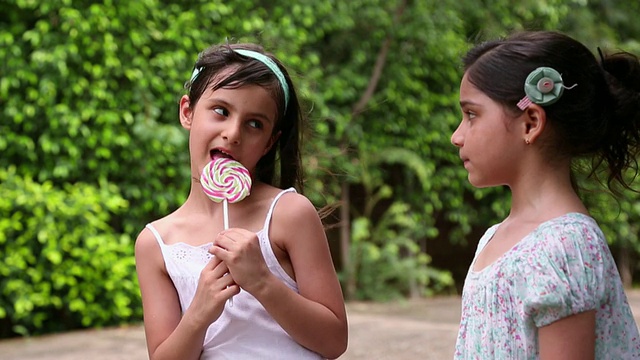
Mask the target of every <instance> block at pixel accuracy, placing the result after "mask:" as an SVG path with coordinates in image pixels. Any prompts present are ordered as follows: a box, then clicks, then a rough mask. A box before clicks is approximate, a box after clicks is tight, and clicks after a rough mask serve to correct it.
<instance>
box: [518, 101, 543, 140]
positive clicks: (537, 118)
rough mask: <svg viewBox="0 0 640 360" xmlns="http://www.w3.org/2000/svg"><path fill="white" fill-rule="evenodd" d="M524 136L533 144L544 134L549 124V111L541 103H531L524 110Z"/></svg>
mask: <svg viewBox="0 0 640 360" xmlns="http://www.w3.org/2000/svg"><path fill="white" fill-rule="evenodd" d="M523 116H524V123H523V127H524V129H523V137H524V139H523V140H524V141H525V142H527V143H528V144H533V143H534V142H535V141H536V140H537V139H538V138H539V137H540V135H542V132H543V130H544V128H545V126H546V125H547V113H546V112H545V111H544V108H543V107H542V106H540V105H536V104H531V105H529V107H528V108H527V109H526V110H525V111H524V114H523Z"/></svg>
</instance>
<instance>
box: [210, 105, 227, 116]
mask: <svg viewBox="0 0 640 360" xmlns="http://www.w3.org/2000/svg"><path fill="white" fill-rule="evenodd" d="M213 111H214V112H215V113H216V114H219V115H222V116H225V117H226V116H229V111H227V109H225V108H223V107H216V108H214V109H213Z"/></svg>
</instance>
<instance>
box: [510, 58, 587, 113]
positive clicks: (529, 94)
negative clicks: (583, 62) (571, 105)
mask: <svg viewBox="0 0 640 360" xmlns="http://www.w3.org/2000/svg"><path fill="white" fill-rule="evenodd" d="M577 85H578V84H575V85H573V86H571V87H566V86H564V83H563V82H562V75H560V73H559V72H557V71H556V70H555V69H553V68H550V67H539V68H537V69H535V70H533V71H532V72H531V73H530V74H529V76H527V79H526V80H525V82H524V93H525V94H526V95H525V96H524V97H523V98H522V99H521V100H520V101H519V102H518V104H517V105H516V106H518V108H519V109H520V110H523V111H524V110H525V109H526V108H528V107H529V105H531V104H532V103H534V104H538V105H551V104H553V103H555V102H556V101H558V99H560V97H561V96H562V93H563V92H564V89H573V88H574V87H576V86H577Z"/></svg>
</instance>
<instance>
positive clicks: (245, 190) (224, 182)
mask: <svg viewBox="0 0 640 360" xmlns="http://www.w3.org/2000/svg"><path fill="white" fill-rule="evenodd" d="M200 183H201V184H202V190H204V193H205V194H206V195H207V196H208V197H209V199H211V200H213V201H215V202H222V204H223V214H224V228H225V230H226V229H228V228H229V215H228V211H229V210H228V205H227V204H228V203H232V204H233V203H236V202H239V201H241V200H242V199H244V198H245V197H247V196H248V195H249V193H250V192H251V174H249V170H247V169H246V168H245V167H244V166H242V164H240V163H239V162H237V161H235V160H233V159H228V158H224V157H217V158H215V159H213V160H211V161H210V162H209V163H208V164H207V165H206V166H205V167H204V169H203V170H202V175H201V176H200Z"/></svg>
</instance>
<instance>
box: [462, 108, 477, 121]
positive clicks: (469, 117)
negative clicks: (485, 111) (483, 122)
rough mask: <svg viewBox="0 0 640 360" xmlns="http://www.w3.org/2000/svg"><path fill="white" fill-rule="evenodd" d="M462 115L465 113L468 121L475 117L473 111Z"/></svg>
mask: <svg viewBox="0 0 640 360" xmlns="http://www.w3.org/2000/svg"><path fill="white" fill-rule="evenodd" d="M464 113H465V115H466V117H467V119H469V120H471V119H474V118H475V117H476V113H475V112H473V111H468V110H467V111H465V112H464Z"/></svg>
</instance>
